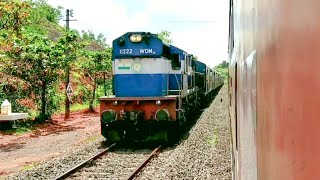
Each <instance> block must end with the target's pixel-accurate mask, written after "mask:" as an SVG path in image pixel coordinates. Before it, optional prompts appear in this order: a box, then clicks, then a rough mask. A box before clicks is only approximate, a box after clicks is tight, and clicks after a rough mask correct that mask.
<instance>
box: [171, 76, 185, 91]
mask: <svg viewBox="0 0 320 180" xmlns="http://www.w3.org/2000/svg"><path fill="white" fill-rule="evenodd" d="M179 85H180V86H181V85H182V84H181V74H169V89H170V90H179V89H180V88H179Z"/></svg>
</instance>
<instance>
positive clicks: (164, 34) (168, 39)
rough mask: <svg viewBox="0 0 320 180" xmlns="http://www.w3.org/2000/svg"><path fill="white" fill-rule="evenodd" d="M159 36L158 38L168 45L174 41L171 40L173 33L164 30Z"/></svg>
mask: <svg viewBox="0 0 320 180" xmlns="http://www.w3.org/2000/svg"><path fill="white" fill-rule="evenodd" d="M157 35H158V38H160V39H161V40H162V41H164V42H166V43H168V44H171V43H172V40H171V37H170V35H171V32H169V31H166V30H162V31H161V32H159V33H158V34H157Z"/></svg>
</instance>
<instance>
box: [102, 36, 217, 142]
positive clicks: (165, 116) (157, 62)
mask: <svg viewBox="0 0 320 180" xmlns="http://www.w3.org/2000/svg"><path fill="white" fill-rule="evenodd" d="M112 56H113V57H112V69H113V94H114V95H112V96H104V97H101V98H100V114H101V132H102V135H103V136H104V137H105V138H107V141H108V142H117V141H122V140H124V139H132V140H154V139H162V140H165V141H167V140H168V138H169V137H168V135H169V132H170V131H171V130H174V129H175V128H177V127H181V126H183V125H184V124H185V123H186V121H187V118H186V117H188V116H190V115H192V114H193V113H194V112H196V111H199V109H200V108H201V105H203V104H205V102H206V101H207V100H208V99H211V98H212V94H213V90H214V89H215V88H217V87H219V86H221V85H222V83H223V78H222V77H221V76H220V75H219V74H218V73H216V72H215V71H214V70H212V69H210V68H208V67H207V66H206V65H205V64H204V63H201V62H200V61H197V60H195V58H194V57H193V55H191V54H188V53H187V52H185V51H183V50H181V49H179V48H177V47H175V46H172V45H169V44H166V43H165V42H163V41H162V40H161V39H159V38H158V37H157V35H156V34H151V33H149V32H148V33H146V32H128V33H126V34H124V35H122V36H121V37H119V38H117V39H115V40H114V41H113V52H112Z"/></svg>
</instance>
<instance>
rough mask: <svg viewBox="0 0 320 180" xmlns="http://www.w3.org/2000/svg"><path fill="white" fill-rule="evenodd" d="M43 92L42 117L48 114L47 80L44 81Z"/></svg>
mask: <svg viewBox="0 0 320 180" xmlns="http://www.w3.org/2000/svg"><path fill="white" fill-rule="evenodd" d="M41 88H42V92H41V115H40V116H42V117H45V116H46V105H47V101H46V90H47V82H46V81H43V82H42V86H41Z"/></svg>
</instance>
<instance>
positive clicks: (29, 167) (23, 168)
mask: <svg viewBox="0 0 320 180" xmlns="http://www.w3.org/2000/svg"><path fill="white" fill-rule="evenodd" d="M36 166H37V164H36V163H31V164H28V165H25V166H22V168H21V170H22V171H28V170H32V169H33V168H35V167H36Z"/></svg>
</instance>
